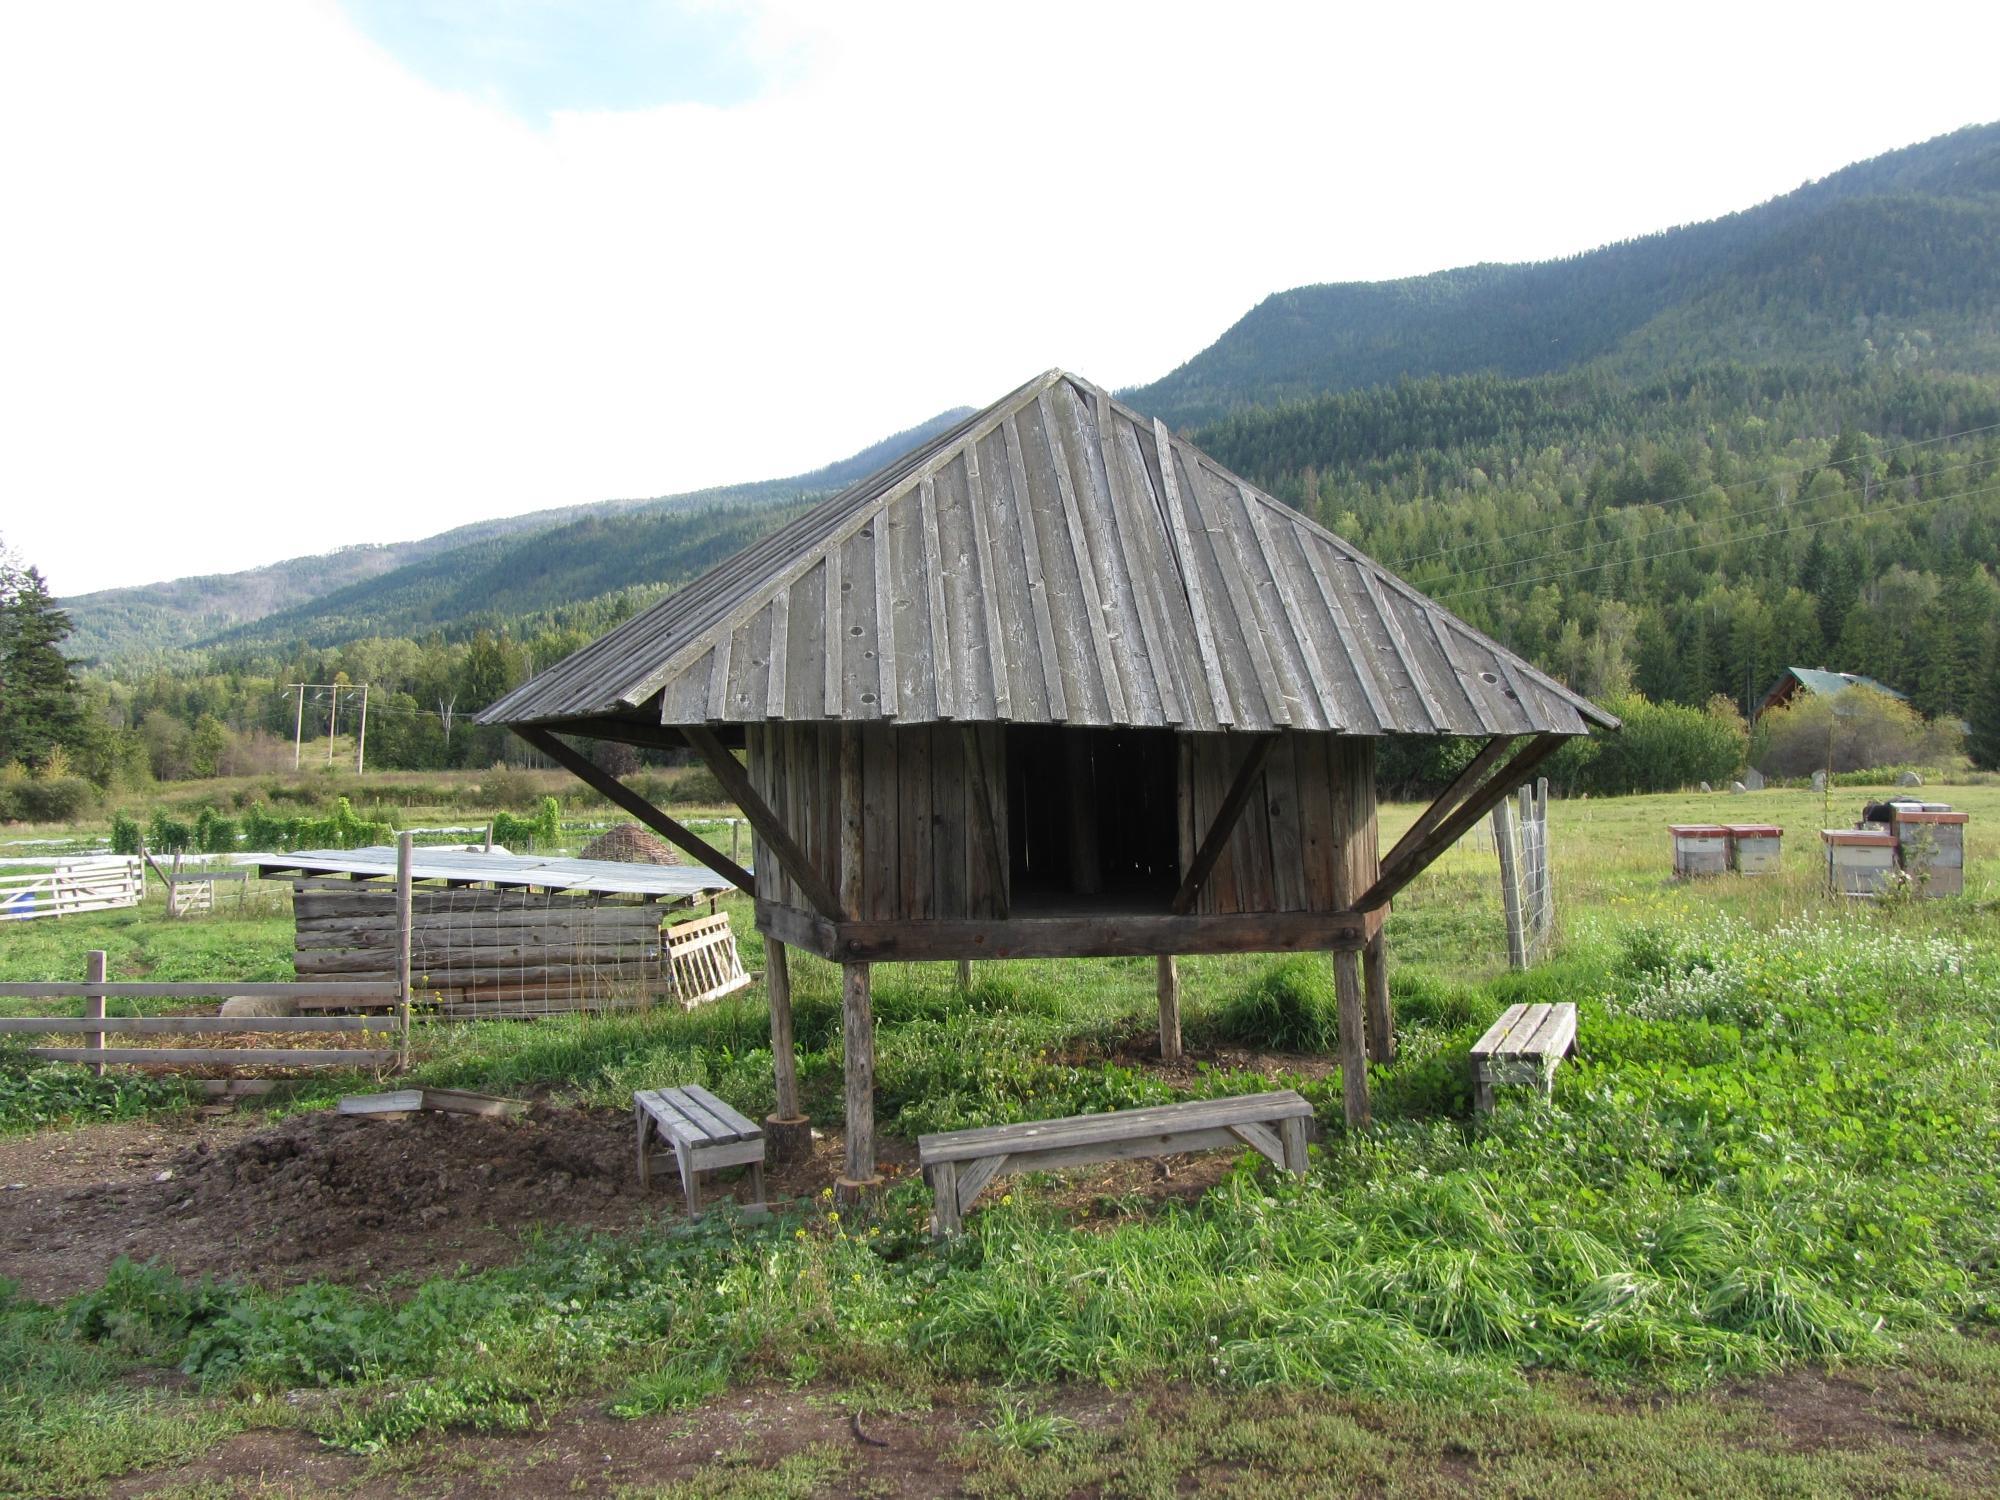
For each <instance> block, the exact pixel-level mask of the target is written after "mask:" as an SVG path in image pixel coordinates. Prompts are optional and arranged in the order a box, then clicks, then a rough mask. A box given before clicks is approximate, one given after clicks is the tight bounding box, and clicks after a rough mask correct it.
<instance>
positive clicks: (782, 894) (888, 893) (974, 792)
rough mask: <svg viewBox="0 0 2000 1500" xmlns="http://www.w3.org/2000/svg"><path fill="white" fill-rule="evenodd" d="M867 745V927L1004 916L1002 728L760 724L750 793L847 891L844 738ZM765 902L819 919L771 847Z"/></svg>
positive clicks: (752, 742) (762, 874) (752, 730)
mask: <svg viewBox="0 0 2000 1500" xmlns="http://www.w3.org/2000/svg"><path fill="white" fill-rule="evenodd" d="M846 733H854V734H858V735H860V736H861V756H862V795H861V806H862V816H861V839H862V850H863V854H862V880H861V904H862V909H861V910H860V911H859V912H857V913H855V914H854V915H855V916H856V917H857V919H859V920H862V921H871V922H872V921H896V920H901V919H904V918H908V919H911V920H917V921H927V920H954V919H964V918H969V917H998V916H1004V915H1005V914H1006V910H1007V901H1008V886H1009V878H1008V861H1007V781H1006V743H1005V731H1004V729H1003V727H1002V726H1000V725H997V724H984V725H977V726H974V725H958V724H915V725H900V724H899V725H891V724H884V723H880V722H870V723H867V724H861V725H841V724H775V723H772V724H751V725H749V726H747V727H746V729H745V738H746V743H747V746H748V752H749V756H748V760H749V772H750V780H751V783H752V784H753V785H754V786H755V787H756V788H757V790H758V791H759V792H760V793H761V794H762V795H763V797H764V799H765V801H767V802H768V803H769V804H770V805H771V810H772V811H773V812H774V813H776V814H777V816H778V818H779V820H780V821H781V822H783V823H784V825H785V826H786V827H787V828H789V829H790V830H791V831H792V835H793V837H794V838H796V839H797V840H798V842H799V845H800V847H801V848H802V849H803V850H804V851H805V855H806V858H807V859H809V860H811V861H812V863H813V865H814V867H815V868H816V869H818V871H819V872H820V874H821V876H822V877H824V879H825V880H826V882H827V884H828V885H829V886H831V887H833V888H834V889H835V890H838V889H840V873H841V872H840V814H841V807H840V737H841V735H843V734H846ZM756 872H757V895H758V897H759V899H761V900H765V901H773V902H776V903H778V904H779V905H783V906H790V907H794V908H796V909H799V910H809V909H810V907H809V904H808V903H807V901H806V899H805V896H804V893H803V892H801V891H800V890H799V888H798V886H797V885H796V884H795V883H794V882H793V881H792V880H791V879H790V878H789V877H788V876H787V875H786V874H785V872H784V871H783V870H782V869H780V868H779V865H778V861H777V859H776V858H775V857H774V856H773V855H772V854H771V852H770V850H769V849H767V848H766V847H765V846H764V843H763V841H762V840H761V839H759V840H758V841H757V847H756Z"/></svg>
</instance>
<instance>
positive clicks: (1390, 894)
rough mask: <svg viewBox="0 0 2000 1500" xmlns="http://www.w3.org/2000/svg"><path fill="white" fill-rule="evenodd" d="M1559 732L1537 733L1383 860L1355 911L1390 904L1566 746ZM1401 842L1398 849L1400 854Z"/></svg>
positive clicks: (1374, 909) (1373, 908) (1357, 901)
mask: <svg viewBox="0 0 2000 1500" xmlns="http://www.w3.org/2000/svg"><path fill="white" fill-rule="evenodd" d="M1563 743H1564V741H1563V738H1562V737H1561V736H1560V735H1554V734H1545V735H1538V736H1537V737H1536V738H1535V739H1533V740H1531V741H1530V742H1529V743H1528V745H1527V747H1526V748H1525V749H1523V750H1521V751H1520V752H1519V753H1518V754H1516V755H1515V756H1514V758H1513V759H1511V760H1509V761H1508V762H1507V763H1506V764H1505V765H1504V766H1502V767H1501V768H1500V769H1499V770H1497V771H1495V772H1494V773H1493V774H1492V776H1490V777H1489V778H1487V780H1486V781H1485V782H1483V783H1482V784H1481V785H1480V787H1479V789H1478V790H1477V791H1475V792H1473V793H1471V794H1469V795H1468V796H1467V797H1466V798H1465V800H1464V801H1463V802H1462V803H1461V804H1460V805H1459V806H1458V808H1457V810H1456V811H1454V812H1452V813H1451V814H1450V815H1449V816H1447V817H1445V818H1444V819H1442V820H1441V821H1440V822H1439V823H1438V826H1437V827H1436V828H1435V829H1433V830H1432V831H1431V833H1430V834H1428V835H1427V836H1426V837H1425V838H1424V839H1423V840H1422V842H1421V843H1419V844H1417V845H1415V846H1413V847H1411V848H1410V849H1409V850H1408V852H1407V853H1402V854H1401V857H1400V858H1399V859H1396V860H1395V861H1394V862H1392V861H1390V860H1384V861H1383V862H1382V870H1381V874H1380V875H1379V876H1377V877H1376V880H1375V883H1374V884H1373V885H1371V886H1370V887H1369V888H1368V889H1367V890H1366V891H1365V892H1364V893H1363V894H1362V895H1361V896H1360V897H1359V898H1358V899H1357V900H1356V901H1355V903H1354V905H1355V908H1356V910H1359V911H1364V912H1367V911H1376V910H1379V909H1380V908H1382V907H1384V906H1386V905H1388V903H1389V902H1390V901H1391V900H1393V899H1394V898H1395V895H1396V893H1397V892H1398V891H1400V890H1402V888H1403V887H1404V886H1406V885H1408V884H1409V883H1410V882H1411V881H1412V880H1415V879H1416V878H1417V877H1418V876H1419V875H1421V874H1423V872H1424V871H1425V870H1427V869H1429V868H1430V866H1431V862H1432V861H1433V860H1435V859H1436V858H1437V857H1438V856H1439V855H1440V854H1442V853H1444V851H1445V850H1447V849H1449V848H1450V847H1451V846H1452V845H1453V844H1455V843H1457V842H1458V841H1459V839H1460V838H1461V837H1463V835H1464V833H1465V831H1466V829H1468V828H1470V827H1471V826H1472V825H1473V824H1474V823H1477V822H1478V821H1479V820H1480V819H1481V818H1483V817H1485V816H1486V815H1487V813H1489V812H1491V811H1492V810H1493V807H1494V805H1495V804H1496V803H1498V802H1499V801H1500V799H1501V798H1503V797H1505V796H1507V795H1508V794H1509V793H1510V792H1512V791H1513V790H1514V789H1515V788H1516V787H1518V786H1519V785H1520V784H1521V783H1522V782H1523V781H1524V780H1526V779H1527V778H1528V777H1529V776H1531V775H1533V774H1534V772H1535V769H1536V768H1537V767H1538V766H1540V765H1541V763H1542V762H1543V761H1545V760H1547V759H1548V758H1549V757H1550V756H1551V755H1554V754H1555V753H1556V751H1558V750H1560V749H1561V748H1562V746H1563ZM1400 851H1401V845H1398V850H1397V851H1392V853H1400Z"/></svg>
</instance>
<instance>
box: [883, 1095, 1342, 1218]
mask: <svg viewBox="0 0 2000 1500" xmlns="http://www.w3.org/2000/svg"><path fill="white" fill-rule="evenodd" d="M1312 1118H1313V1107H1312V1105H1310V1104H1308V1103H1307V1102H1306V1101H1305V1099H1304V1098H1303V1097H1301V1096H1300V1095H1299V1094H1297V1093H1295V1092H1294V1091H1292V1090H1291V1089H1278V1090H1275V1091H1274V1092H1272V1093H1268V1094H1239V1095H1236V1096H1234V1097H1232V1098H1227V1099H1191V1100H1189V1101H1187V1102H1186V1103H1184V1104H1162V1105H1155V1106H1154V1107H1152V1108H1150V1109H1121V1110H1113V1111H1110V1112H1108V1113H1106V1114H1101V1115H1072V1116H1070V1117H1068V1118H1066V1119H1061V1120H1029V1121H1026V1122H1024V1123H1022V1124H1018V1125H988V1126H982V1127H980V1128H979V1129H976V1130H948V1131H943V1132H941V1133H939V1134H936V1135H926V1136H922V1137H919V1139H918V1141H917V1155H918V1159H919V1160H920V1161H921V1163H922V1164H923V1171H924V1179H925V1180H926V1181H927V1182H929V1183H930V1185H931V1197H932V1200H933V1203H934V1205H935V1207H934V1208H933V1210H932V1214H931V1231H932V1233H934V1234H937V1235H940V1236H942V1235H948V1234H956V1233H957V1232H958V1230H959V1228H960V1227H961V1225H962V1223H963V1221H964V1215H965V1212H966V1210H967V1209H969V1208H971V1207H972V1204H973V1200H974V1199H976V1198H977V1197H978V1196H979V1195H980V1193H981V1192H983V1191H984V1190H985V1188H986V1186H987V1184H988V1183H990V1182H992V1181H993V1179H994V1178H996V1177H999V1176H1001V1175H1003V1174H1005V1173H1010V1172H1033V1171H1041V1170H1045V1169H1048V1168H1052V1167H1074V1166H1079V1165H1082V1164H1083V1163H1085V1162H1094V1161H1131V1160H1134V1159H1136V1158H1141V1157H1153V1156H1178V1155H1180V1154H1181V1153H1182V1152H1186V1151H1217V1150H1223V1151H1228V1150H1241V1149H1242V1148H1243V1147H1245V1146H1248V1147H1250V1148H1252V1149H1253V1150H1256V1151H1259V1152H1262V1153H1263V1154H1264V1155H1265V1156H1267V1157H1269V1158H1270V1160H1271V1161H1272V1162H1273V1163H1274V1164H1275V1165H1277V1166H1279V1167H1282V1168H1284V1169H1285V1170H1286V1171H1288V1172H1304V1171H1305V1169H1306V1130H1307V1124H1308V1122H1309V1121H1311V1119H1312Z"/></svg>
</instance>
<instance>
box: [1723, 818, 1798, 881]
mask: <svg viewBox="0 0 2000 1500" xmlns="http://www.w3.org/2000/svg"><path fill="white" fill-rule="evenodd" d="M1726 826H1727V827H1728V829H1729V868H1730V869H1732V870H1734V871H1735V872H1736V873H1737V874H1739V875H1775V874H1777V873H1778V868H1779V865H1780V863H1781V861H1780V858H1779V856H1780V854H1781V853H1782V852H1783V850H1784V838H1785V830H1784V829H1782V828H1780V827H1779V826H1778V825H1777V824H1775V823H1730V824H1728V825H1726Z"/></svg>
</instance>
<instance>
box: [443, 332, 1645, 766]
mask: <svg viewBox="0 0 2000 1500" xmlns="http://www.w3.org/2000/svg"><path fill="white" fill-rule="evenodd" d="M656 715H657V718H655V716H656ZM604 716H613V717H619V718H627V719H629V718H632V717H635V716H636V717H642V718H644V719H646V720H648V721H655V722H658V723H662V724H666V725H688V724H709V723H724V724H741V723H752V722H762V721H766V720H792V721H804V720H852V721H859V720H868V719H893V720H896V721H898V722H903V723H922V722H928V721H933V720H959V721H970V722H989V723H990V722H994V721H1006V722H1015V723H1037V724H1068V725H1074V726H1080V727H1089V726H1120V725H1162V726H1173V727H1175V728H1180V729H1186V730H1214V729H1239V730H1269V729H1277V728H1287V727H1289V728H1296V729H1316V730H1337V731H1341V732H1344V733H1349V734H1363V735H1379V734H1405V733H1407V734H1450V735H1486V734H1496V733H1498V734H1529V733H1537V732H1539V733H1554V734H1581V733H1584V732H1586V730H1587V729H1588V727H1589V725H1590V724H1592V723H1595V724H1602V725H1605V726H1615V725H1616V723H1617V721H1616V720H1615V719H1613V718H1612V717H1611V716H1610V715H1608V714H1606V713H1604V712H1603V711H1602V710H1601V709H1598V708H1596V707H1595V706H1594V705H1592V704H1591V703H1590V702H1589V701H1588V700H1586V699H1584V698H1581V697H1578V696H1577V695H1576V694H1574V693H1572V692H1570V691H1569V690H1568V689H1566V688H1564V687H1562V686H1561V685H1559V684H1558V683H1556V682H1554V681H1553V680H1552V679H1550V678H1549V677H1547V676H1545V675H1544V674H1542V673H1541V672H1538V671H1536V670H1535V669H1534V668H1533V667H1531V666H1529V665H1528V664H1527V663H1526V662H1525V661H1523V660H1521V659H1520V658H1519V657H1517V656H1515V655H1513V654H1512V653H1511V652H1508V651H1507V650H1505V649H1504V648H1502V647H1501V646H1499V645H1497V644H1496V643H1495V642H1493V641H1491V640H1489V639H1488V638H1487V637H1486V636H1484V635H1482V634H1480V633H1479V632H1478V631H1476V630H1474V629H1472V628H1471V627H1470V626H1468V625H1466V624H1465V623H1464V622H1462V621H1460V620H1459V619H1457V618H1456V617H1455V616H1453V615H1452V614H1450V613H1449V612H1448V611H1446V610H1445V609H1443V608H1441V607H1440V606H1439V605H1437V604H1435V603H1433V602H1432V601H1430V600H1429V599H1426V598H1425V597H1424V596H1423V595H1422V594H1420V593H1418V592H1417V591H1416V590H1415V589H1413V588H1411V587H1410V586H1409V585H1408V584H1406V583H1404V582H1403V581H1402V580H1401V579H1399V578H1397V577H1395V576H1394V575H1393V574H1391V573H1389V572H1388V571H1387V570H1386V569H1384V568H1382V567H1379V566H1378V565H1377V564H1375V563H1373V562H1371V561H1370V560H1369V559H1368V558H1366V557H1364V556H1362V554H1361V553H1360V552H1358V551H1356V550H1355V549H1354V548H1353V547H1351V546H1349V545H1348V544H1347V543H1346V542H1344V541H1342V540H1341V539H1340V538H1339V537H1336V536H1334V535H1333V534H1332V533H1331V532H1328V531H1327V530H1325V529H1324V528H1322V527H1320V526H1317V525H1314V524H1313V523H1312V522H1311V521H1309V520H1307V519H1305V518H1304V517H1303V516H1301V515H1299V514H1298V513H1297V512H1296V511H1294V510H1292V509H1291V508H1290V507H1288V506H1286V505H1284V504H1283V503H1282V502H1280V501H1277V500H1274V499H1273V498H1271V497H1270V496H1269V495H1266V494H1264V493H1263V492H1262V491H1261V490H1259V489H1257V488H1256V487H1255V486H1254V485H1251V484H1249V483H1247V482H1246V481H1244V480H1242V479H1239V478H1237V477H1236V476H1235V475H1233V474H1231V473H1229V472H1228V471H1227V470H1225V469H1223V468H1222V467H1221V466H1220V465H1218V464H1217V463H1215V462H1214V461H1213V460H1212V459H1210V458H1208V457H1207V456H1206V455H1205V454H1203V453H1202V452H1201V451H1200V450H1199V449H1197V448H1195V447H1194V446H1193V445H1192V444H1190V443H1188V442H1186V441H1184V440H1182V439H1179V438H1175V437H1173V436H1171V435H1170V434H1169V433H1168V431H1167V429H1166V428H1165V427H1164V426H1163V425H1162V424H1160V423H1159V422H1156V421H1149V420H1148V419H1147V418H1145V417H1143V416H1141V415H1140V414H1139V413H1137V412H1135V411H1133V410H1131V409H1130V408H1129V407H1126V406H1124V405H1121V404H1120V403H1119V402H1117V401H1114V400H1112V399H1111V397H1110V396H1109V395H1108V394H1107V393H1106V392H1104V391H1103V390H1101V389H1099V388H1098V387H1097V386H1094V385H1092V384H1090V383H1089V382H1088V381H1085V380H1081V379H1079V378H1078V377H1076V376H1074V375H1069V374H1066V373H1064V372H1063V371H1060V370H1052V371H1050V372H1049V373H1047V374H1046V375H1043V376H1041V377H1040V378H1039V379H1036V380H1034V381H1031V382H1029V383H1028V384H1027V385H1025V386H1022V387H1021V388H1020V389H1019V390H1017V391H1015V392H1014V393H1013V394H1012V395H1010V396H1008V397H1006V398H1005V399H1004V400H1002V401H999V402H997V403H996V404H995V405H993V406H990V407H988V408H987V409H986V410H985V411H983V412H980V413H978V414H977V415H976V416H973V417H970V418H968V419H967V420H966V421H964V422H963V423H961V424H959V426H957V427H955V428H953V429H952V430H951V431H949V432H946V433H944V434H942V435H941V436H939V437H938V438H936V439H934V440H933V441H931V442H929V443H927V444H925V445H923V446H922V447H920V448H919V449H917V450H916V451H914V452H912V453H910V454H907V455H905V456H904V457H903V458H901V459H898V460H897V461H896V462H894V463H893V464H890V465H889V466H888V467H886V468H884V469H883V470H881V471H880V472H879V473H877V474H874V475H872V476H870V477H869V478H867V479H864V480H862V481H861V482H860V483H858V484H855V485H853V486H851V487H850V488H848V489H847V490H844V491H843V492H842V493H840V494H839V495H836V496H834V497H833V498H832V499H830V500H828V501H826V502H825V503H823V504H821V505H819V506H817V507H815V508H814V509H813V510H811V511H809V512H808V513H807V514H805V515H804V516H802V517H800V518H799V519H798V520H797V521H795V522H793V523H792V524H791V525H789V526H787V527H785V528H784V529H783V530H781V531H778V532H776V533H774V534H773V535H771V536H769V537H766V538H765V539H764V540H763V541H761V542H758V543H756V544H754V545H752V546H750V547H748V548H746V549H744V550H743V551H742V552H740V553H738V554H737V555H736V556H735V557H733V558H731V559H729V560H728V561H726V562H724V563H722V564H720V565H719V566H718V567H716V568H714V569H712V570H711V571H710V572H708V573H707V574H705V575H703V576H702V577H701V578H699V579H697V580H696V581H695V582H693V583H692V584H690V585H688V586H687V587H686V588H684V589H681V590H680V591H679V592H677V593H674V594H672V595H669V596H668V597H667V598H665V599H663V600H661V601H660V602H659V603H658V604H656V605H654V606H653V607H652V608H651V609H649V610H647V611H645V612H644V613H643V614H639V615H636V616H634V617H633V618H632V619H630V620H627V621H626V622H625V623H624V624H622V625H620V626H618V627H617V628H616V629H614V630H612V631H610V632H608V633H607V634H606V635H604V636H603V637H602V638H600V639H599V640H597V641H595V642H593V643H592V644H590V645H588V646H586V647H584V648H583V649H582V650H580V651H578V652H576V653H574V654H573V655H571V656H570V657H568V658H567V659H565V660H564V661H562V662H561V663H559V664H557V665H556V666H555V667H553V668H551V669H550V670H548V671H546V672H544V673H542V674H541V675H540V676H538V677H536V678H535V679H534V680H533V681H532V682H529V683H527V684H524V685H523V686H521V687H519V688H516V689H515V690H514V691H513V692H511V693H509V694H508V695H507V696H506V697H504V698H502V699H501V700H500V701H499V702H497V703H495V704H493V705H492V706H491V707H489V708H488V709H486V710H485V711H484V712H483V713H481V714H480V716H479V718H480V721H481V722H482V723H520V724H526V723H539V724H544V725H548V726H551V727H556V728H560V727H562V723H563V721H565V720H574V719H579V718H600V719H601V718H602V717H604Z"/></svg>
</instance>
